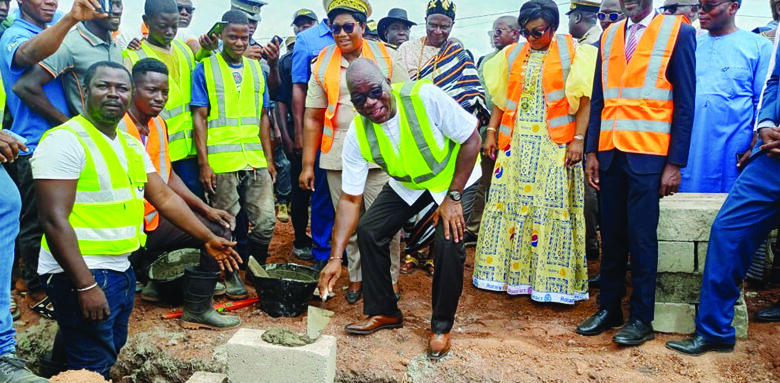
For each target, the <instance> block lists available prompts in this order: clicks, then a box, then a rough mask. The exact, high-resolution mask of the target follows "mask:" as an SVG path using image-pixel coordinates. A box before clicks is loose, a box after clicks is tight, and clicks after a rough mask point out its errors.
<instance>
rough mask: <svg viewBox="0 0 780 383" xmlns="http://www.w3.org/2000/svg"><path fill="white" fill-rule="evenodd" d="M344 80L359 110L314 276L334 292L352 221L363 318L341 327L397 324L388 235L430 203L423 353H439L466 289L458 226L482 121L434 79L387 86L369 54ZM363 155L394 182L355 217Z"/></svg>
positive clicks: (476, 173) (475, 178) (473, 177)
mask: <svg viewBox="0 0 780 383" xmlns="http://www.w3.org/2000/svg"><path fill="white" fill-rule="evenodd" d="M347 86H348V88H349V91H350V96H351V100H352V104H353V105H355V109H356V110H357V112H358V113H359V115H358V116H356V117H355V119H354V120H353V122H352V126H350V128H349V130H348V132H347V135H346V138H345V141H344V148H343V170H342V174H343V175H342V184H341V188H342V191H343V192H342V194H341V199H340V200H339V204H338V207H337V209H336V222H335V226H334V230H333V243H332V250H331V256H330V259H329V262H328V265H327V266H326V267H325V268H324V269H323V270H322V273H321V275H320V281H319V291H320V294H322V295H323V296H324V295H325V294H327V293H328V292H329V291H332V290H333V288H334V285H335V283H336V281H337V280H338V278H339V276H340V275H341V257H342V254H343V253H344V248H345V247H346V245H347V242H348V241H349V236H350V234H351V233H352V232H353V231H354V230H355V229H356V228H357V242H358V246H359V248H360V253H361V254H362V257H363V260H362V261H363V273H364V278H363V292H364V300H365V301H364V302H365V303H364V306H363V311H364V313H365V314H366V315H368V318H367V319H366V320H364V321H361V322H357V323H353V324H350V325H348V326H347V328H346V331H347V332H348V333H350V334H358V335H366V334H371V333H373V332H375V331H377V330H381V329H391V328H399V327H402V326H403V315H402V314H401V311H400V310H399V309H398V303H397V300H396V297H395V294H394V293H393V285H392V278H391V276H390V258H391V254H390V241H391V239H392V238H393V236H394V235H395V234H396V233H398V231H399V230H400V229H401V227H402V226H403V224H404V223H405V222H406V221H407V220H409V218H411V217H412V216H414V215H415V214H417V213H419V212H420V211H421V210H422V209H424V208H426V207H427V206H428V205H431V204H435V205H436V206H438V210H437V212H436V215H435V218H434V221H437V224H436V235H435V238H436V239H435V243H434V246H433V249H434V250H433V251H434V257H435V263H434V264H435V268H436V269H435V272H434V274H433V291H432V295H433V315H432V318H431V337H430V340H429V350H428V356H429V357H430V358H431V359H439V358H441V357H443V356H444V355H446V354H447V352H448V351H449V349H450V330H451V329H452V325H453V323H454V320H455V311H456V309H457V307H458V300H459V299H460V294H461V292H462V290H463V262H464V261H465V259H466V251H465V247H464V242H463V233H464V230H465V229H466V220H467V219H468V215H469V211H470V209H471V204H472V199H473V196H474V192H475V191H476V189H477V184H478V183H479V179H480V176H481V171H480V168H479V167H475V166H474V165H475V164H476V161H477V154H478V153H479V149H480V145H481V144H482V140H481V139H480V136H479V133H478V131H477V128H478V125H479V122H478V121H477V119H476V118H475V117H474V116H472V115H471V114H469V113H468V112H466V111H465V110H464V109H463V108H461V106H460V105H459V104H458V103H457V102H455V100H454V99H453V98H452V97H450V96H448V95H447V94H446V93H444V91H442V90H441V89H439V88H438V87H436V86H435V85H433V84H432V83H430V81H418V82H407V83H397V84H393V85H392V86H391V85H390V81H389V80H388V79H387V78H386V77H385V76H384V75H383V74H382V72H381V71H380V69H379V67H377V66H376V64H375V63H374V62H373V61H371V60H369V59H364V58H360V59H356V60H355V61H353V62H352V64H351V65H350V67H349V69H348V70H347ZM369 163H374V164H377V165H379V166H380V167H381V168H382V170H384V171H386V172H387V174H389V175H390V182H389V183H388V184H387V185H386V186H385V187H384V188H383V189H382V191H381V192H380V193H379V195H378V196H377V198H376V200H375V201H374V202H373V204H372V205H371V207H369V208H368V211H366V212H365V214H363V216H362V218H360V210H361V204H362V198H363V197H362V194H363V192H364V189H365V185H366V178H367V175H368V172H369ZM358 220H359V221H360V225H358Z"/></svg>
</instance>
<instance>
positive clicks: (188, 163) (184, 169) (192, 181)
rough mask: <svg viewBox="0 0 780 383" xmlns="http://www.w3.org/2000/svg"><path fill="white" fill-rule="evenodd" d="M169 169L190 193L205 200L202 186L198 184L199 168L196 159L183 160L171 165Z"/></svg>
mask: <svg viewBox="0 0 780 383" xmlns="http://www.w3.org/2000/svg"><path fill="white" fill-rule="evenodd" d="M171 168H173V171H174V172H176V175H178V176H179V178H181V180H182V182H184V184H185V185H187V188H189V189H190V191H191V192H192V193H193V194H195V195H196V196H198V198H200V199H202V200H205V198H204V196H205V195H206V193H205V191H204V190H203V184H202V183H200V166H198V159H197V158H195V157H193V158H185V159H183V160H178V161H175V162H172V163H171Z"/></svg>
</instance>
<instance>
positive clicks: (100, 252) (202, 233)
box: [32, 62, 240, 378]
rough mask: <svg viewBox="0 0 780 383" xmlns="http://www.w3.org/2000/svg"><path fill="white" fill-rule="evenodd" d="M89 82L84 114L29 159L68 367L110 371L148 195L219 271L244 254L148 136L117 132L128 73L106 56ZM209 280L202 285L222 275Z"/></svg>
mask: <svg viewBox="0 0 780 383" xmlns="http://www.w3.org/2000/svg"><path fill="white" fill-rule="evenodd" d="M84 85H85V94H84V96H85V105H86V108H85V110H86V114H83V115H78V116H76V117H74V118H72V119H70V120H69V121H68V122H66V123H65V124H63V125H60V126H58V127H56V128H53V129H51V130H49V131H48V132H47V133H46V134H45V135H44V137H43V138H42V140H41V144H40V145H39V147H38V150H37V151H36V154H35V155H34V157H33V160H32V168H33V178H34V179H35V188H36V192H37V193H38V196H39V203H40V206H39V208H41V211H40V214H39V219H40V221H41V225H42V227H43V229H44V236H43V240H42V243H41V253H40V262H39V264H38V274H40V276H41V279H42V281H43V282H44V283H45V286H46V290H47V293H48V294H49V296H50V297H51V298H52V300H53V301H54V305H55V307H57V308H58V313H57V324H58V325H59V328H60V331H62V338H63V340H64V342H65V349H66V351H67V359H68V368H69V369H76V370H78V369H87V370H90V371H95V372H97V373H100V374H102V375H103V376H104V377H106V378H108V373H109V370H110V369H111V366H113V365H114V363H115V362H116V358H117V354H119V351H120V350H121V348H122V346H123V345H124V344H125V341H126V340H127V325H128V319H129V318H130V313H131V311H132V309H133V298H134V295H135V275H134V274H133V270H132V268H131V267H130V262H129V260H128V254H130V253H132V252H133V251H135V250H137V249H138V248H139V247H140V246H141V245H143V244H144V242H145V239H146V236H145V234H144V232H143V225H144V198H146V200H147V201H149V203H151V204H152V206H154V207H155V209H157V211H158V212H159V213H160V214H161V215H162V216H163V217H166V218H167V219H168V220H170V221H171V223H173V224H174V225H176V226H178V227H179V228H181V229H182V230H183V231H185V232H186V233H188V234H190V235H192V236H193V237H195V238H197V239H198V240H199V241H201V242H202V243H205V244H206V245H205V248H206V251H207V252H208V254H209V255H211V256H212V257H213V258H214V260H215V261H216V263H217V264H218V265H219V268H220V269H224V270H227V271H228V272H229V271H232V270H235V269H236V268H237V267H238V262H240V257H239V256H238V254H237V253H236V252H235V251H234V250H233V249H232V246H234V243H230V242H229V241H228V240H225V239H224V238H222V237H219V236H217V235H214V234H213V233H212V232H211V231H210V230H209V229H208V228H207V227H206V226H205V225H203V223H202V222H201V221H200V220H199V219H198V218H197V217H196V216H195V214H193V212H192V211H191V210H190V208H189V207H188V206H187V204H186V202H185V201H184V200H182V198H181V197H179V196H178V195H177V194H176V193H175V192H174V191H173V190H171V189H170V188H169V187H168V186H167V185H166V184H165V182H163V180H162V179H161V178H160V176H159V175H158V174H157V169H155V167H154V164H153V163H152V161H151V159H150V158H149V155H148V154H146V152H145V151H144V149H143V147H142V144H141V143H140V142H139V141H138V140H136V139H135V138H133V137H132V136H130V135H129V134H127V133H125V132H122V131H118V130H117V125H118V124H119V122H120V121H121V120H122V118H123V117H124V115H125V113H126V112H127V109H128V106H129V105H130V98H131V96H132V92H133V85H132V81H131V77H130V73H128V72H127V70H126V69H125V68H124V67H123V66H122V65H120V64H118V63H113V62H99V63H97V64H94V65H93V66H92V67H90V68H89V69H88V70H87V73H86V75H85V78H84ZM212 274H216V273H212ZM210 283H211V285H210V286H207V287H209V289H205V288H204V291H207V292H208V291H210V290H213V288H214V283H216V278H213V277H212V278H210Z"/></svg>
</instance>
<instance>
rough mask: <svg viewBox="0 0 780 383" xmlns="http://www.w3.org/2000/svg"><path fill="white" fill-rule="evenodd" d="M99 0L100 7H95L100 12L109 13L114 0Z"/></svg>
mask: <svg viewBox="0 0 780 383" xmlns="http://www.w3.org/2000/svg"><path fill="white" fill-rule="evenodd" d="M98 2H100V8H98V9H97V11H98V12H100V13H106V14H109V15H110V14H111V11H112V9H111V8H112V7H113V2H114V0H98Z"/></svg>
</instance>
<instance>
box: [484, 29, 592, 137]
mask: <svg viewBox="0 0 780 383" xmlns="http://www.w3.org/2000/svg"><path fill="white" fill-rule="evenodd" d="M530 52H531V45H530V44H526V43H514V44H512V45H511V46H510V47H509V48H506V53H505V55H506V59H507V63H508V66H509V70H508V71H507V84H508V88H507V101H506V110H504V115H503V117H502V118H501V126H500V127H499V129H498V147H499V148H500V149H501V150H506V149H508V148H509V143H510V142H511V141H512V132H514V129H515V120H516V118H517V107H518V104H519V100H520V97H521V96H522V94H523V84H524V81H525V64H526V62H527V60H528V55H529V54H530ZM573 62H574V39H572V37H571V35H565V34H561V35H556V36H555V37H553V39H552V42H551V43H550V48H549V52H548V54H547V57H546V58H545V59H544V64H543V66H542V68H543V69H542V88H543V90H544V101H545V104H546V106H547V133H548V134H549V135H550V139H551V140H552V141H553V142H555V143H556V144H568V143H570V142H571V141H572V140H573V139H574V133H575V132H576V130H577V123H576V120H575V117H574V116H573V115H571V114H569V99H568V98H566V78H568V77H569V72H570V71H571V65H572V63H573Z"/></svg>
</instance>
